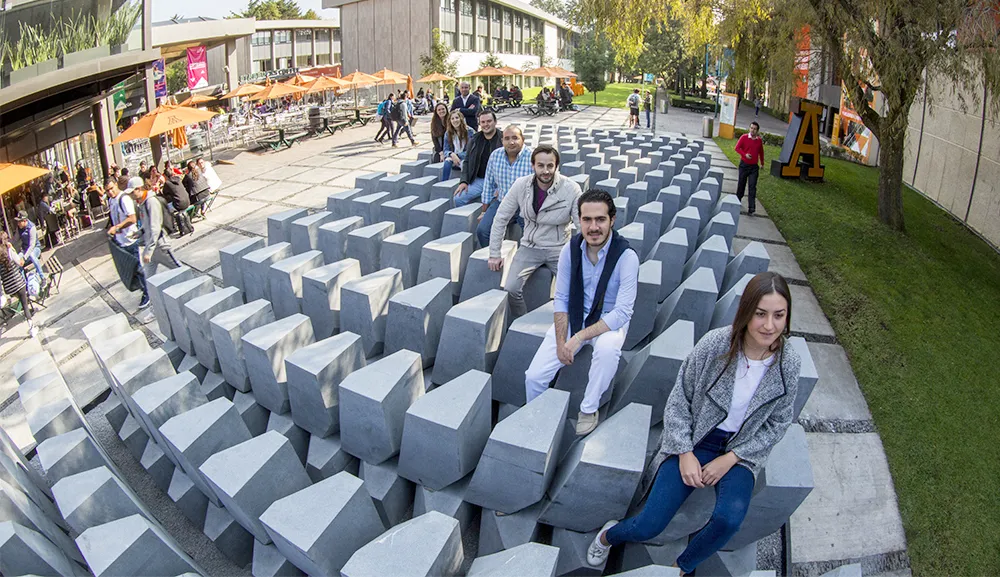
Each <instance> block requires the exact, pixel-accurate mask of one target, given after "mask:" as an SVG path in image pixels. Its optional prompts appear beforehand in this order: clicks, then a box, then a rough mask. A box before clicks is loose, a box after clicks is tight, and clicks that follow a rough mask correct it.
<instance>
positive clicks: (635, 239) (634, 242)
mask: <svg viewBox="0 0 1000 577" xmlns="http://www.w3.org/2000/svg"><path fill="white" fill-rule="evenodd" d="M629 204H631V201H630V202H629ZM618 234H620V235H621V236H622V238H624V239H625V240H627V241H628V244H629V246H631V247H635V251H636V254H638V255H639V262H642V254H641V253H642V246H643V242H644V239H645V236H646V226H645V225H644V224H643V223H641V222H630V223H629V224H626V225H625V226H623V227H621V228H619V229H618ZM650 234H652V231H650Z"/></svg>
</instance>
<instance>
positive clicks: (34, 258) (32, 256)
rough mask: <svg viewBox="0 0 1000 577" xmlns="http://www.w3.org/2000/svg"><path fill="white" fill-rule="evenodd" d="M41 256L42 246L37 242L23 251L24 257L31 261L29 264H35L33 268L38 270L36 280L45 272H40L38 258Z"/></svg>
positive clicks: (42, 276) (40, 266) (40, 267)
mask: <svg viewBox="0 0 1000 577" xmlns="http://www.w3.org/2000/svg"><path fill="white" fill-rule="evenodd" d="M41 257H42V247H40V246H38V245H37V244H36V245H35V247H34V248H33V249H31V250H29V251H28V252H26V253H24V258H25V259H27V260H30V261H31V264H33V265H35V270H36V271H37V272H38V281H39V282H41V280H42V278H44V276H45V274H44V273H43V272H42V262H41V261H40V260H38V259H39V258H41Z"/></svg>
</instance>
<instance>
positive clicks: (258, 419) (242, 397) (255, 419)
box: [233, 391, 271, 437]
mask: <svg viewBox="0 0 1000 577" xmlns="http://www.w3.org/2000/svg"><path fill="white" fill-rule="evenodd" d="M233 405H234V406H235V407H236V410H237V411H238V412H239V413H240V417H242V418H243V423H244V424H246V426H247V429H248V430H249V431H250V434H251V435H252V436H254V437H256V436H257V435H259V434H261V433H263V432H264V431H266V430H267V420H268V418H269V417H270V414H271V412H270V411H268V410H267V409H265V408H264V407H263V406H261V405H260V403H258V402H257V397H255V396H254V395H253V393H250V392H247V393H244V392H242V391H236V393H235V394H234V395H233Z"/></svg>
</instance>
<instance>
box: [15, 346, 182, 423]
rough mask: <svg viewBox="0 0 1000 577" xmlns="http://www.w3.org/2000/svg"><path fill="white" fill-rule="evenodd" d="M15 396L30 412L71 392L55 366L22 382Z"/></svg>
mask: <svg viewBox="0 0 1000 577" xmlns="http://www.w3.org/2000/svg"><path fill="white" fill-rule="evenodd" d="M146 354H148V353H146ZM168 364H169V363H168ZM115 366H117V365H115ZM172 368H173V367H171V369H172ZM17 396H18V398H19V399H20V400H21V406H23V407H24V410H25V412H31V411H34V410H35V409H37V408H38V407H43V406H45V405H47V404H49V403H51V402H53V401H58V400H60V399H66V398H69V397H70V396H71V393H70V392H69V387H68V386H67V385H66V381H64V380H63V377H62V373H60V372H59V369H58V368H55V369H53V371H52V372H51V373H47V374H44V375H40V376H37V377H35V378H33V379H29V380H27V381H25V382H24V383H22V384H21V385H20V386H19V387H18V388H17Z"/></svg>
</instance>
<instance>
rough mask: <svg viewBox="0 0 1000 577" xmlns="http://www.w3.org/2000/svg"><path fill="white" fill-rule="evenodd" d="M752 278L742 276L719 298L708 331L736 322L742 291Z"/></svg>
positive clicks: (750, 276)
mask: <svg viewBox="0 0 1000 577" xmlns="http://www.w3.org/2000/svg"><path fill="white" fill-rule="evenodd" d="M752 278H753V276H752V275H749V274H747V275H743V278H742V279H741V280H740V281H739V282H737V283H736V284H735V285H733V288H731V289H729V291H728V292H726V294H724V295H722V296H721V297H719V300H718V301H717V302H716V303H715V309H714V311H713V312H712V322H711V324H710V325H709V330H711V329H717V328H719V327H726V326H729V325H731V324H733V321H734V320H736V311H737V310H739V308H740V299H741V298H743V290H744V289H746V287H747V283H748V282H750V280H751V279H752Z"/></svg>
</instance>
